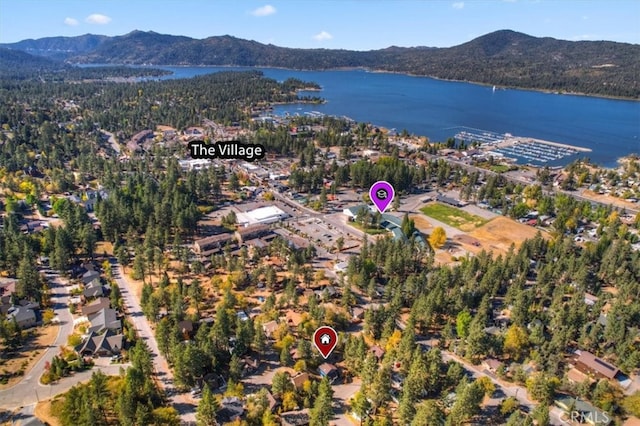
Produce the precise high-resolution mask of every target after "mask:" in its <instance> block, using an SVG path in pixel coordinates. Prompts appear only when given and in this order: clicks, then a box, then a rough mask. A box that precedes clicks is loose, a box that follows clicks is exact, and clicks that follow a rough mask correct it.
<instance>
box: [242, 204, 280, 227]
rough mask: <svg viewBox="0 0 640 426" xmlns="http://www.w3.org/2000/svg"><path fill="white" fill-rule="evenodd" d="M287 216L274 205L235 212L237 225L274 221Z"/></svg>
mask: <svg viewBox="0 0 640 426" xmlns="http://www.w3.org/2000/svg"><path fill="white" fill-rule="evenodd" d="M287 217H289V215H288V214H286V213H285V212H284V211H282V210H280V209H279V208H278V207H276V206H266V207H260V208H257V209H255V210H250V211H248V212H242V213H238V214H236V219H237V222H238V226H249V225H256V224H269V223H275V222H279V221H281V220H283V219H286V218H287Z"/></svg>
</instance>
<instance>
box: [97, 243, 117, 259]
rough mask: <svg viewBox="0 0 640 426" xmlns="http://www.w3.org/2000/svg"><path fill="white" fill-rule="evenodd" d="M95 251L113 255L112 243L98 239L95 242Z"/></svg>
mask: <svg viewBox="0 0 640 426" xmlns="http://www.w3.org/2000/svg"><path fill="white" fill-rule="evenodd" d="M95 252H96V253H97V254H100V255H101V254H102V253H107V255H108V256H113V244H111V243H110V242H108V241H100V242H98V243H97V244H96V249H95Z"/></svg>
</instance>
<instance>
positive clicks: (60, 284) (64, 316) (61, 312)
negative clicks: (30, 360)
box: [0, 274, 126, 424]
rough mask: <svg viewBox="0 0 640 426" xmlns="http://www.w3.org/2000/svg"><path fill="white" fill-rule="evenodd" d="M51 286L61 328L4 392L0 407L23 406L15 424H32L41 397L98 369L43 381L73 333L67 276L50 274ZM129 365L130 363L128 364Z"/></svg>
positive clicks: (113, 368)
mask: <svg viewBox="0 0 640 426" xmlns="http://www.w3.org/2000/svg"><path fill="white" fill-rule="evenodd" d="M48 281H49V288H50V289H51V293H50V294H51V306H52V307H53V309H54V312H55V314H56V317H57V318H58V320H59V321H60V329H59V331H58V336H57V337H56V340H55V342H54V343H53V344H52V345H51V346H49V347H48V348H47V349H45V350H44V351H45V352H44V355H43V356H42V358H40V360H39V361H38V362H37V363H36V364H35V365H34V366H33V368H32V369H31V370H29V371H28V372H27V373H26V375H25V376H24V378H23V379H22V380H21V381H20V382H19V383H17V384H15V385H13V386H12V387H10V388H7V389H4V390H1V391H0V408H5V409H8V410H16V409H21V410H20V412H19V413H18V417H19V420H16V423H15V424H28V422H30V421H32V420H33V419H34V417H33V405H34V404H35V403H37V402H38V401H40V400H44V399H49V398H51V397H54V396H56V395H59V394H61V393H64V392H66V391H68V390H69V389H70V388H71V387H72V386H74V385H76V384H78V383H80V382H84V381H87V380H89V379H90V378H91V374H92V373H93V372H94V371H95V368H93V369H91V370H86V371H82V372H79V373H75V374H73V375H72V376H70V377H65V378H64V379H62V380H60V381H58V382H57V383H54V384H51V385H42V384H40V376H42V373H43V372H44V366H45V364H46V363H47V362H49V363H50V362H51V360H52V359H53V357H54V356H55V355H57V354H58V352H59V349H58V348H59V347H60V346H61V345H65V344H66V343H67V337H68V336H69V335H70V334H71V333H72V332H73V317H72V315H71V313H70V312H69V309H68V299H69V289H68V288H67V287H66V286H65V284H66V283H67V281H66V279H64V278H62V277H60V276H59V275H57V274H52V275H49V277H48ZM122 366H123V365H122V364H121V365H105V366H100V367H98V368H100V370H101V371H102V372H103V373H105V374H111V375H117V374H119V371H120V367H122ZM124 366H125V367H126V365H124Z"/></svg>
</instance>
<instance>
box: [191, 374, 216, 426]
mask: <svg viewBox="0 0 640 426" xmlns="http://www.w3.org/2000/svg"><path fill="white" fill-rule="evenodd" d="M219 409H220V406H219V405H218V400H217V399H216V398H215V396H214V395H213V393H212V392H211V389H209V385H207V384H205V385H204V389H203V390H202V399H201V400H200V402H199V403H198V409H197V411H196V421H197V423H198V426H215V425H217V423H216V413H217V412H218V410H219Z"/></svg>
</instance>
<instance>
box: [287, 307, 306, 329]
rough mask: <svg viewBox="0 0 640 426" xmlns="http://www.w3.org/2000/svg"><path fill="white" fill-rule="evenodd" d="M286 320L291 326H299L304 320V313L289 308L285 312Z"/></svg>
mask: <svg viewBox="0 0 640 426" xmlns="http://www.w3.org/2000/svg"><path fill="white" fill-rule="evenodd" d="M284 320H285V322H286V323H287V325H288V326H289V327H293V328H297V327H298V326H299V325H300V324H301V323H302V320H303V317H302V314H300V313H298V312H296V311H293V310H291V309H289V310H288V311H287V312H285V314H284Z"/></svg>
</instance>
